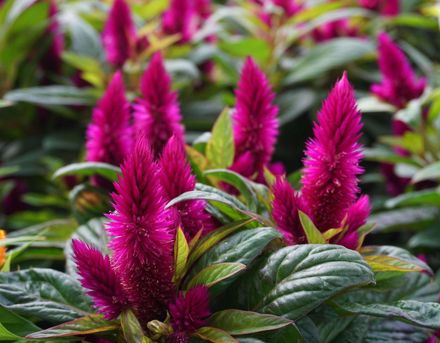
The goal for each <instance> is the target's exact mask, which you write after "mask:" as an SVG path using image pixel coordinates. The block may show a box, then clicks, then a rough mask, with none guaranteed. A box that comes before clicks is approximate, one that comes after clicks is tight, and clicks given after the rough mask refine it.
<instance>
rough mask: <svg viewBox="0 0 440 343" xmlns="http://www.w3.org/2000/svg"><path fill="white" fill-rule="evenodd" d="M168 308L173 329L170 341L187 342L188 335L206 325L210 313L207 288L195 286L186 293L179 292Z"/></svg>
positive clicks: (176, 342)
mask: <svg viewBox="0 0 440 343" xmlns="http://www.w3.org/2000/svg"><path fill="white" fill-rule="evenodd" d="M168 309H169V313H170V317H171V325H172V327H173V329H174V334H173V336H172V341H173V342H175V343H182V342H187V341H188V338H189V335H190V334H192V333H193V332H194V331H196V330H197V329H199V328H201V327H202V326H204V325H206V324H207V319H208V317H209V316H210V315H211V311H210V309H209V292H208V288H207V287H205V286H196V287H194V288H191V289H190V290H189V291H187V292H186V293H183V292H180V294H179V296H178V297H177V298H176V299H175V301H174V302H173V303H171V304H170V305H169V306H168Z"/></svg>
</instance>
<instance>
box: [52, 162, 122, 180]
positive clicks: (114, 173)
mask: <svg viewBox="0 0 440 343" xmlns="http://www.w3.org/2000/svg"><path fill="white" fill-rule="evenodd" d="M120 173H121V169H120V168H119V167H116V166H114V165H112V164H108V163H103V162H81V163H73V164H69V165H67V166H64V167H62V168H60V169H58V170H57V171H56V172H55V174H54V175H53V178H54V179H57V178H59V177H62V176H66V175H78V176H92V175H100V176H102V177H105V178H106V179H109V180H110V181H116V180H117V179H118V175H120Z"/></svg>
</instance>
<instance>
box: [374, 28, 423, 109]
mask: <svg viewBox="0 0 440 343" xmlns="http://www.w3.org/2000/svg"><path fill="white" fill-rule="evenodd" d="M378 42H379V68H380V71H381V72H382V82H381V83H380V84H374V85H372V87H371V92H372V93H374V94H375V95H376V96H377V97H379V98H380V99H382V100H383V101H386V102H389V103H390V104H393V105H394V106H396V107H398V108H403V107H405V106H406V104H407V103H408V102H409V101H411V100H413V99H416V98H418V97H420V96H421V95H422V94H423V92H424V90H425V87H426V79H425V78H422V79H418V78H417V77H416V75H415V73H414V71H413V70H412V68H411V65H410V64H409V61H408V60H407V58H406V57H405V55H404V54H403V52H402V50H400V48H399V47H398V46H397V45H396V44H395V43H394V42H393V41H392V40H391V38H390V36H388V35H387V34H386V33H384V32H382V33H380V34H379V36H378Z"/></svg>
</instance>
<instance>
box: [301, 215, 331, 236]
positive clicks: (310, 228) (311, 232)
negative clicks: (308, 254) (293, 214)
mask: <svg viewBox="0 0 440 343" xmlns="http://www.w3.org/2000/svg"><path fill="white" fill-rule="evenodd" d="M298 212H299V213H298V214H299V220H300V221H301V226H302V227H303V229H304V233H305V234H306V237H307V242H308V243H310V244H325V243H326V241H325V238H324V236H323V235H322V233H321V232H320V231H319V230H318V229H317V228H316V226H315V224H313V222H312V220H311V219H310V218H309V217H308V216H307V214H305V213H304V212H302V211H298Z"/></svg>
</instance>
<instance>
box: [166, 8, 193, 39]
mask: <svg viewBox="0 0 440 343" xmlns="http://www.w3.org/2000/svg"><path fill="white" fill-rule="evenodd" d="M193 1H194V0H170V5H169V8H168V10H166V11H165V12H164V14H163V17H162V29H163V31H164V32H165V33H166V34H168V35H173V34H180V42H181V43H187V42H189V41H190V40H191V38H192V36H193V34H194V31H195V24H196V22H195V19H196V17H195V6H194V3H193Z"/></svg>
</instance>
